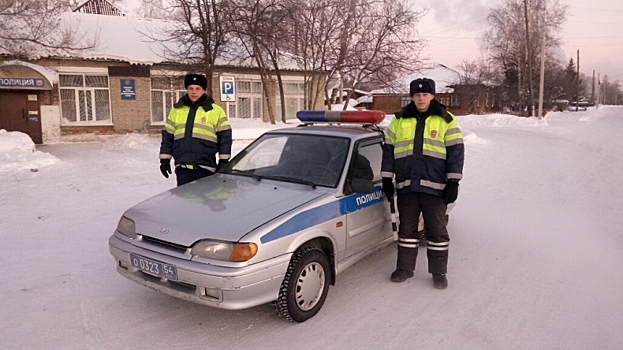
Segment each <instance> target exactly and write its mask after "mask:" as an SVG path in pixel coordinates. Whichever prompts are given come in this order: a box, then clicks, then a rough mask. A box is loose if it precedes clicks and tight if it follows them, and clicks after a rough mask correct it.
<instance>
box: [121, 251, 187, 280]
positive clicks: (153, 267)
mask: <svg viewBox="0 0 623 350" xmlns="http://www.w3.org/2000/svg"><path fill="white" fill-rule="evenodd" d="M130 262H131V263H132V266H134V267H136V268H139V269H141V271H143V272H145V273H146V274H149V275H152V276H157V277H162V278H166V279H168V280H170V281H177V268H176V267H175V266H173V265H169V264H165V263H161V262H159V261H155V260H151V259H147V258H144V257H142V256H140V255H136V254H132V253H130Z"/></svg>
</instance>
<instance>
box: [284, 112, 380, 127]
mask: <svg viewBox="0 0 623 350" xmlns="http://www.w3.org/2000/svg"><path fill="white" fill-rule="evenodd" d="M296 117H297V118H298V119H299V120H300V121H301V122H303V123H358V124H378V123H380V122H382V121H383V119H385V112H383V111H371V110H366V111H298V112H296Z"/></svg>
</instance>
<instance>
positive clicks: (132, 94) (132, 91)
mask: <svg viewBox="0 0 623 350" xmlns="http://www.w3.org/2000/svg"><path fill="white" fill-rule="evenodd" d="M121 99H122V100H136V87H135V84H134V79H121Z"/></svg>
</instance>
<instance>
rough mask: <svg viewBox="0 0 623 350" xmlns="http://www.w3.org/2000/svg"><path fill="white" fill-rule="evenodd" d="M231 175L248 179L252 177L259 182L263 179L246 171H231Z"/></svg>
mask: <svg viewBox="0 0 623 350" xmlns="http://www.w3.org/2000/svg"><path fill="white" fill-rule="evenodd" d="M229 173H230V174H236V175H242V176H247V177H252V178H254V179H256V180H257V181H261V180H262V178H263V177H262V176H259V175H256V174H254V173H252V172H249V171H245V170H238V169H231V171H230V172H229Z"/></svg>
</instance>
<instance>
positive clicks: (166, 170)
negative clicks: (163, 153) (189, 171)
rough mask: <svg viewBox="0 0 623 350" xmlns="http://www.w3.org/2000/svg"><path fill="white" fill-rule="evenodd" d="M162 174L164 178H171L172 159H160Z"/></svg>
mask: <svg viewBox="0 0 623 350" xmlns="http://www.w3.org/2000/svg"><path fill="white" fill-rule="evenodd" d="M160 172H161V173H162V176H164V177H166V178H167V179H168V178H169V174H171V159H160Z"/></svg>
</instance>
